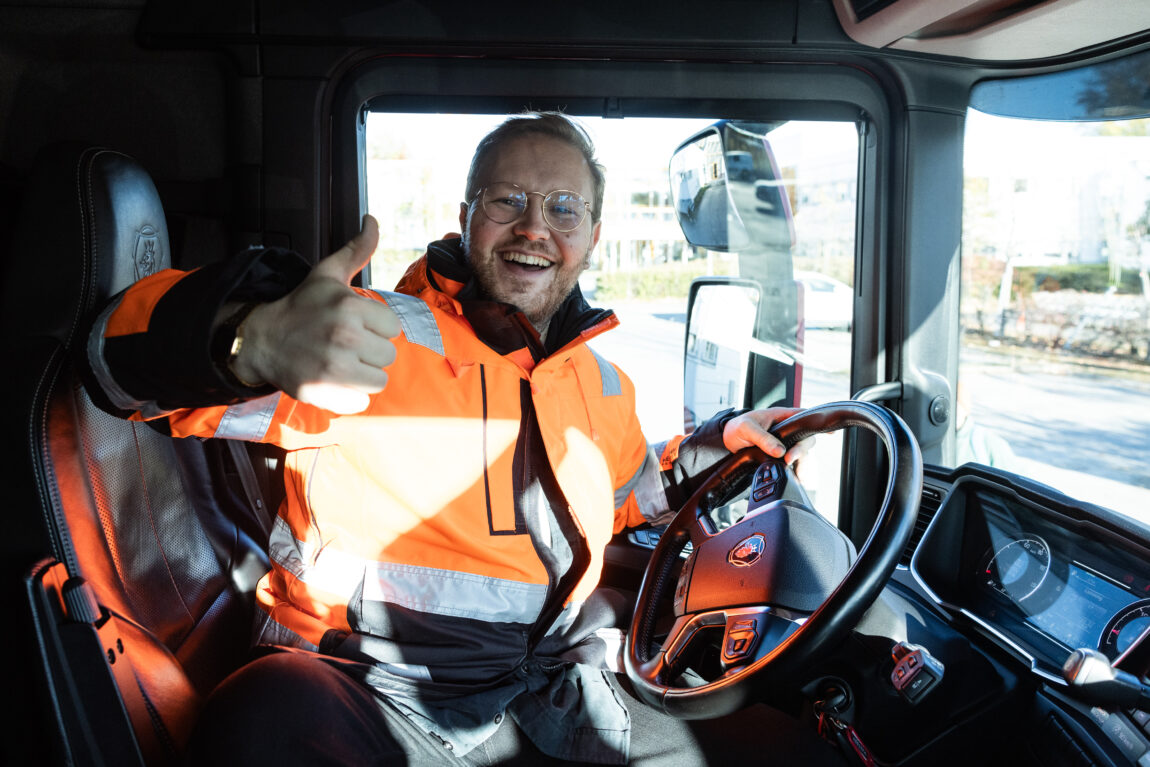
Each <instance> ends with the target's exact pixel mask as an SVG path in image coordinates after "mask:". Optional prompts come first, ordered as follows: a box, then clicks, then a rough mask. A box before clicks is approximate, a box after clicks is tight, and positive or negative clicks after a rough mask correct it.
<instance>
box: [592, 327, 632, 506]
mask: <svg viewBox="0 0 1150 767" xmlns="http://www.w3.org/2000/svg"><path fill="white" fill-rule="evenodd" d="M587 349H588V350H589V351H590V352H591V354H592V355H594V357H595V361H596V362H598V363H599V376H600V377H601V378H602V379H603V396H604V397H612V396H618V395H620V394H622V393H623V382H622V381H620V380H619V371H618V370H616V369H615V366H614V365H612V364H611V363H610V362H608V361H607V360H606V359H605V358H603V357H600V356H599V353H598V352H596V351H595V350H594V349H592V348H591V347H590V346H588V347H587ZM616 505H618V504H616Z"/></svg>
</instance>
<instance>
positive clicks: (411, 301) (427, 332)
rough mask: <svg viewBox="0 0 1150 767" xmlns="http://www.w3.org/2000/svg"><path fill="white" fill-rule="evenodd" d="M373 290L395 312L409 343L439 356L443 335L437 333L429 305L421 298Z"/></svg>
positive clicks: (437, 326)
mask: <svg viewBox="0 0 1150 767" xmlns="http://www.w3.org/2000/svg"><path fill="white" fill-rule="evenodd" d="M375 292H376V293H378V294H379V295H380V296H382V297H383V300H384V301H386V302H387V305H388V307H390V308H391V310H392V311H393V312H395V315H396V317H398V318H399V325H400V327H402V328H403V335H404V337H405V338H406V339H407V340H408V342H409V343H413V344H418V345H420V346H422V347H424V348H426V349H430V350H431V351H433V352H435V353H436V354H439V355H440V356H442V355H443V354H444V351H443V336H441V335H440V334H439V325H437V324H436V322H435V315H434V314H432V313H431V307H430V306H428V305H427V304H426V303H425V302H424V301H423V299H422V298H417V297H415V296H409V295H407V294H405V293H392V292H390V291H387V290H377V291H375Z"/></svg>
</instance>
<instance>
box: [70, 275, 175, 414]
mask: <svg viewBox="0 0 1150 767" xmlns="http://www.w3.org/2000/svg"><path fill="white" fill-rule="evenodd" d="M123 300H124V294H123V293H120V294H119V295H118V296H116V297H115V298H113V299H112V301H111V302H110V303H109V304H108V305H107V306H106V307H104V311H102V312H100V316H99V317H97V318H96V322H95V323H94V324H93V325H92V333H91V335H89V336H88V344H87V347H86V352H87V354H88V365H89V366H91V368H92V375H93V376H95V378H96V383H98V384H99V385H100V388H101V389H103V390H104V396H106V397H107V398H108V401H109V402H111V403H112V405H113V406H115V407H118V408H120V409H121V410H138V411H139V412H140V414H141V415H142V416H144V417H145V418H155V417H157V416H161V415H166V414H168V413H170V412H172V411H170V410H165V409H163V408H161V407H160V406H159V405H157V404H156V403H155V402H154V401H152V400H140V399H136V398H135V397H133V396H132V395H131V394H128V392H126V391H124V389H123V388H122V387H121V386H120V385H119V384H118V383H116V379H114V378H113V377H112V371H111V369H110V368H109V367H108V361H107V360H106V359H104V333H105V332H106V331H107V329H108V318H109V317H111V316H112V312H114V311H116V309H117V308H118V307H119V306H120V302H121V301H123Z"/></svg>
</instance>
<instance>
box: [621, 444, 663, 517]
mask: <svg viewBox="0 0 1150 767" xmlns="http://www.w3.org/2000/svg"><path fill="white" fill-rule="evenodd" d="M661 475H662V470H661V469H660V468H659V459H658V457H657V456H656V455H655V451H654V450H653V449H651V447H650V445H648V446H647V457H646V458H644V459H643V463H642V464H640V465H639V470H638V471H636V472H635V474H634V475H633V476H632V477H631V478H630V479H629V480H627V482H626V483H625V484H624V485H623V486H622V487H620V488H618V489H616V490H615V508H619V507H620V506H622V505H623V504H624V503H626V502H627V496H629V495H630V494H631V493H632V492H633V493H635V502H636V503H638V504H639V511H640V512H642V513H643V518H644V519H646V520H647V521H648V522H652V523H658V522H660V521H662V518H663V517H665V516H666V515H667V514H668V513H669V511H670V510H669V509H668V508H667V507H668V503H667V493H666V492H665V491H664V489H663V478H662V476H661Z"/></svg>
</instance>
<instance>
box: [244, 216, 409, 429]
mask: <svg viewBox="0 0 1150 767" xmlns="http://www.w3.org/2000/svg"><path fill="white" fill-rule="evenodd" d="M378 239H379V228H378V224H377V223H376V221H375V219H374V218H372V217H371V216H365V217H364V219H363V229H362V230H361V231H360V233H359V234H358V235H356V236H355V237H354V238H353V239H352V240H351V241H350V242H349V243H347V245H344V246H343V247H342V248H340V249H339V250H338V251H336V252H335V253H333V254H331V255H330V256H328V257H327V258H325V259H323V260H322V261H320V262H319V264H317V265H316V267H315V268H314V269H312V271H311V273H310V274H309V275H308V276H307V278H305V279H304V281H303V282H301V283H300V284H299V285H298V286H297V287H296V289H295V290H293V291H292V292H291V293H289V294H288V295H286V296H284V297H283V298H281V299H279V300H278V301H273V302H271V303H267V304H262V305H260V306H258V307H256V308H255V309H254V310H253V311H252V312H251V313H250V314H249V315H248V316H247V319H245V320H244V322H243V344H242V346H241V347H240V350H239V354H238V356H237V357H236V359H235V360H234V361H233V364H232V370H233V372H234V373H235V374H236V375H237V376H238V377H239V378H240V379H241V380H244V381H253V382H255V381H260V382H267V383H270V384H273V385H274V386H276V387H277V388H278V389H281V390H282V391H284V392H285V393H287V394H288V395H289V396H291V397H293V398H295V399H297V400H299V401H300V402H306V403H308V404H311V405H315V406H317V407H321V408H323V409H325V410H330V411H331V412H333V413H341V414H349V413H358V412H361V411H363V410H364V409H365V408H367V405H368V402H369V395H371V394H373V393H375V392H378V391H381V390H382V389H383V387H384V386H385V385H386V384H387V373H386V372H384V370H383V368H384V367H386V366H387V365H390V364H391V363H392V362H393V361H395V345H394V344H392V342H391V341H390V340H389V339H391V338H394V337H395V336H396V335H398V333H399V320H398V318H397V317H396V316H395V313H394V312H392V311H391V309H389V308H388V307H387V306H385V305H384V304H382V303H379V302H378V301H373V300H371V299H368V298H364V297H363V296H361V295H359V294H357V293H356V292H355V291H354V290H352V289H351V287H350V285H351V280H352V278H353V277H355V275H356V274H358V273H359V271H360V270H361V269H362V268H363V267H364V265H366V264H367V262H368V260H370V258H371V254H372V253H373V252H374V250H375V245H376V242H377V241H378Z"/></svg>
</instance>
